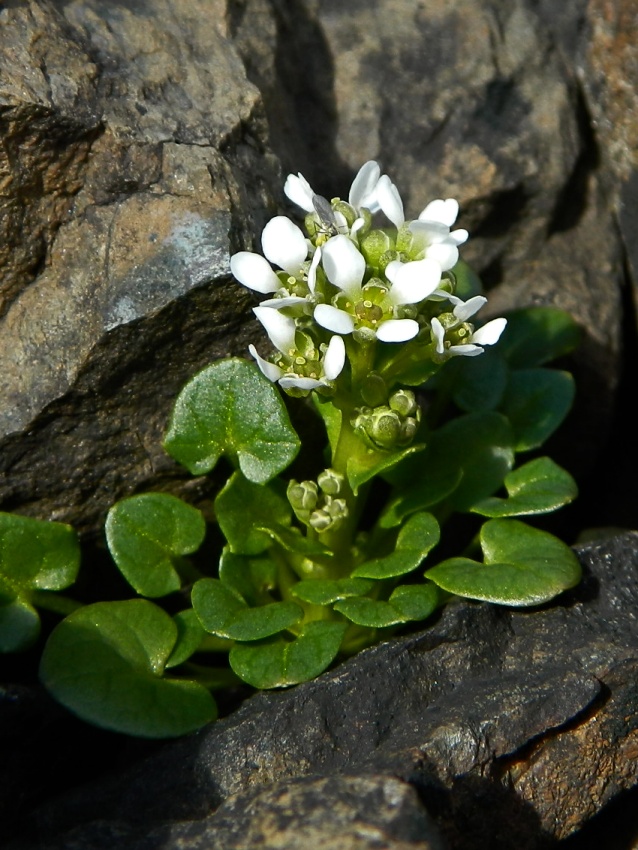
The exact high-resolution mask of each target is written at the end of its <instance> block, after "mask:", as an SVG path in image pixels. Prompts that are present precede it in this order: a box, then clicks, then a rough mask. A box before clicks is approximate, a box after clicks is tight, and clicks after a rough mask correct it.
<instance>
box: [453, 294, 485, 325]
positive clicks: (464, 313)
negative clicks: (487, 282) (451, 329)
mask: <svg viewBox="0 0 638 850" xmlns="http://www.w3.org/2000/svg"><path fill="white" fill-rule="evenodd" d="M450 301H452V303H453V304H454V305H455V307H454V310H453V311H452V312H453V313H454V315H455V316H456V318H457V319H458V320H459V322H467V320H468V319H469V318H470V316H473V315H474V314H475V313H478V311H479V310H480V309H481V307H482V306H483V304H487V298H485V297H484V296H483V295H475V296H474V297H473V298H470V299H469V300H468V301H461V299H460V298H457V297H456V296H455V295H452V296H451V297H450Z"/></svg>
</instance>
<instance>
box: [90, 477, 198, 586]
mask: <svg viewBox="0 0 638 850" xmlns="http://www.w3.org/2000/svg"><path fill="white" fill-rule="evenodd" d="M105 531H106V542H107V544H108V547H109V551H110V552H111V555H112V556H113V560H114V561H115V563H116V564H117V566H118V568H119V570H120V572H121V573H122V575H123V576H124V578H125V579H126V580H127V581H128V583H129V584H130V585H131V587H133V588H134V590H136V591H137V593H139V594H140V595H141V596H150V597H157V596H166V595H167V594H169V593H173V592H174V591H176V590H179V588H180V587H181V579H180V576H179V573H178V572H177V570H176V569H175V564H176V559H177V558H178V557H179V556H181V555H188V554H190V553H191V552H195V551H196V550H197V549H198V548H199V547H200V545H201V543H202V541H203V539H204V536H205V534H206V523H205V522H204V518H203V516H202V515H201V513H200V511H198V510H197V509H196V508H193V507H192V506H191V505H187V504H186V502H183V501H182V500H181V499H178V498H177V496H171V495H170V494H168V493H142V494H141V495H139V496H131V497H130V498H128V499H122V501H120V502H116V504H115V505H113V507H112V508H111V510H110V511H109V512H108V515H107V517H106V526H105Z"/></svg>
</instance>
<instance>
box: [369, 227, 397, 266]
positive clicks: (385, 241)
mask: <svg viewBox="0 0 638 850" xmlns="http://www.w3.org/2000/svg"><path fill="white" fill-rule="evenodd" d="M393 247H394V245H393V243H392V240H391V239H390V237H389V236H388V234H387V233H384V232H383V230H371V231H370V232H369V233H367V234H366V235H365V236H364V237H363V239H362V240H361V253H362V254H363V256H364V257H365V259H366V262H367V263H368V265H370V266H372V267H373V268H379V264H380V261H381V256H382V255H383V254H385V252H386V251H390V250H392V249H393Z"/></svg>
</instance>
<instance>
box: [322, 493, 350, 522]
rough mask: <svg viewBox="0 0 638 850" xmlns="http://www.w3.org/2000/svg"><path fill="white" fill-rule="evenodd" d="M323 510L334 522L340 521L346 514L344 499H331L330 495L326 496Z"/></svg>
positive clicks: (346, 507)
mask: <svg viewBox="0 0 638 850" xmlns="http://www.w3.org/2000/svg"><path fill="white" fill-rule="evenodd" d="M324 510H325V511H326V513H327V514H328V515H329V516H330V517H331V518H332V519H333V520H334V521H335V522H336V521H339V522H340V521H341V520H342V519H345V518H346V517H347V516H348V506H347V504H346V500H345V499H333V498H332V497H331V496H326V504H325V507H324Z"/></svg>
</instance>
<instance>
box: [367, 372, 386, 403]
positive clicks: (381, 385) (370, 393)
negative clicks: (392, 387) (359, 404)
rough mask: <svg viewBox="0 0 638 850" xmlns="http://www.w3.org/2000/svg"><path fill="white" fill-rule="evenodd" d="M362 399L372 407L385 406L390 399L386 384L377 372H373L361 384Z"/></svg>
mask: <svg viewBox="0 0 638 850" xmlns="http://www.w3.org/2000/svg"><path fill="white" fill-rule="evenodd" d="M361 398H362V399H363V400H364V401H365V403H366V404H369V405H370V407H377V406H378V405H380V404H385V402H386V401H387V398H388V388H387V387H386V383H385V381H384V380H383V378H382V377H381V375H378V374H377V373H376V372H371V373H370V374H369V375H368V376H367V378H365V379H364V381H363V383H362V384H361Z"/></svg>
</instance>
